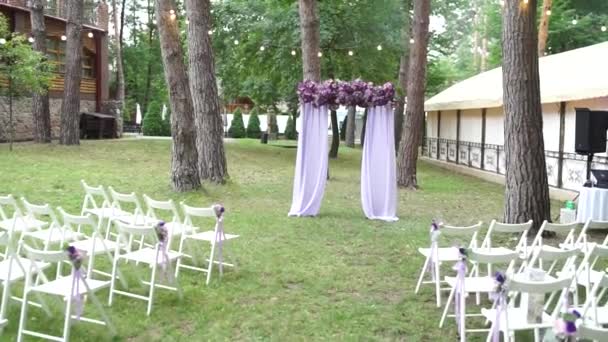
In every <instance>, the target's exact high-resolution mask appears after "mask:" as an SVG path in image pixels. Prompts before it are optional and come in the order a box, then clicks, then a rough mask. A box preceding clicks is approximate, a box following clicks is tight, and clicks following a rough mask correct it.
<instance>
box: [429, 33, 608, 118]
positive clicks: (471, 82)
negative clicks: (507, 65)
mask: <svg viewBox="0 0 608 342" xmlns="http://www.w3.org/2000/svg"><path fill="white" fill-rule="evenodd" d="M539 73H540V95H541V102H542V103H555V102H562V101H574V100H583V99H591V98H597V97H605V96H608V42H604V43H600V44H596V45H591V46H588V47H584V48H580V49H576V50H572V51H567V52H563V53H559V54H555V55H550V56H545V57H542V58H540V59H539ZM500 106H502V68H496V69H493V70H490V71H486V72H484V73H481V74H479V75H476V76H473V77H471V78H469V79H466V80H464V81H462V82H459V83H457V84H455V85H453V86H451V87H449V88H448V89H446V90H444V91H442V92H441V93H439V94H437V95H435V96H433V97H432V98H430V99H429V100H427V101H426V102H425V105H424V108H425V110H426V111H435V110H454V109H474V108H492V107H500Z"/></svg>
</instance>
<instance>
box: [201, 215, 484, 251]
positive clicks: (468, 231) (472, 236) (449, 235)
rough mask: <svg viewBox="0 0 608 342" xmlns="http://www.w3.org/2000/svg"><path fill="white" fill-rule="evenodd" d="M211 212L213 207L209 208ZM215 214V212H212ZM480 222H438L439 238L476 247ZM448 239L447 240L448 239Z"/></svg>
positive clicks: (451, 242)
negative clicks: (460, 224) (452, 224)
mask: <svg viewBox="0 0 608 342" xmlns="http://www.w3.org/2000/svg"><path fill="white" fill-rule="evenodd" d="M211 211H212V212H213V208H212V209H211ZM214 216H215V213H214ZM482 224H483V223H482V222H481V221H479V222H478V223H477V224H474V225H472V226H450V225H447V224H440V225H439V231H440V235H439V236H440V239H441V240H443V241H446V243H450V244H451V245H453V244H454V241H453V240H454V239H464V240H466V241H462V242H463V243H465V242H466V243H468V247H469V248H476V247H477V235H478V234H479V230H481V227H482ZM448 240H449V241H448Z"/></svg>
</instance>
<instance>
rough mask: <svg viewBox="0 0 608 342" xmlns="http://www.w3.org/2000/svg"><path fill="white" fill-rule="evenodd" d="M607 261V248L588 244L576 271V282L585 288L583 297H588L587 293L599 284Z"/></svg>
mask: <svg viewBox="0 0 608 342" xmlns="http://www.w3.org/2000/svg"><path fill="white" fill-rule="evenodd" d="M606 261H608V246H605V245H598V244H589V245H588V246H587V252H586V253H585V256H584V258H583V260H582V261H581V263H580V264H579V266H578V269H577V271H576V282H577V284H578V285H580V286H582V287H584V288H585V296H586V298H587V297H589V292H590V291H591V289H592V288H593V285H594V284H595V283H597V282H599V281H600V280H601V279H602V277H603V276H604V271H603V266H606V264H605V262H606Z"/></svg>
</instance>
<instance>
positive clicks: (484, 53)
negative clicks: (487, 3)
mask: <svg viewBox="0 0 608 342" xmlns="http://www.w3.org/2000/svg"><path fill="white" fill-rule="evenodd" d="M481 22H482V23H483V27H482V29H483V36H482V38H481V64H480V67H479V69H480V70H481V72H484V71H486V70H487V69H488V55H489V52H488V30H487V26H488V17H487V16H486V15H485V14H484V15H483V19H482V20H481Z"/></svg>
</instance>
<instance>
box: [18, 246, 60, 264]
mask: <svg viewBox="0 0 608 342" xmlns="http://www.w3.org/2000/svg"><path fill="white" fill-rule="evenodd" d="M22 251H25V255H26V256H27V258H28V259H30V260H32V261H42V262H48V263H56V262H61V261H64V260H67V259H68V255H67V252H66V251H63V250H55V251H48V250H47V251H43V250H40V249H36V248H32V247H30V246H28V245H27V244H22ZM32 264H35V263H32Z"/></svg>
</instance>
